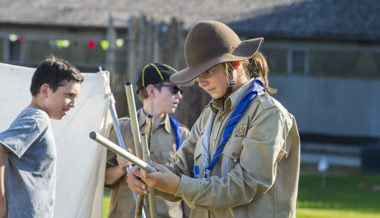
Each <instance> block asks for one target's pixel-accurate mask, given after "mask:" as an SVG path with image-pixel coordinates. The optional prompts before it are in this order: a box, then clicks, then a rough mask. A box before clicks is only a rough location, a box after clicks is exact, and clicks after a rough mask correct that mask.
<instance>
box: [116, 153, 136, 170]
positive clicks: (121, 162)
mask: <svg viewBox="0 0 380 218" xmlns="http://www.w3.org/2000/svg"><path fill="white" fill-rule="evenodd" d="M116 161H117V165H118V166H119V167H120V168H124V169H125V168H126V167H129V166H130V165H132V163H131V162H129V161H127V160H126V159H124V158H123V157H121V156H119V155H116Z"/></svg>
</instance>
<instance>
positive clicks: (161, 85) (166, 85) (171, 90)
mask: <svg viewBox="0 0 380 218" xmlns="http://www.w3.org/2000/svg"><path fill="white" fill-rule="evenodd" d="M154 86H155V87H170V92H171V93H172V94H173V95H176V94H177V93H178V92H179V93H181V95H182V94H183V90H182V89H180V88H178V86H176V85H172V84H154Z"/></svg>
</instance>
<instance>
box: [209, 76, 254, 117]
mask: <svg viewBox="0 0 380 218" xmlns="http://www.w3.org/2000/svg"><path fill="white" fill-rule="evenodd" d="M254 79H255V78H252V79H250V80H248V81H247V82H246V83H245V84H244V85H242V86H241V87H240V88H239V89H238V90H236V91H235V92H234V93H232V94H231V95H230V96H228V97H227V98H226V100H225V101H224V102H221V101H220V100H218V99H212V100H211V102H210V108H211V110H212V111H213V112H214V113H217V112H218V111H219V112H224V111H231V110H232V108H235V107H236V106H237V105H238V104H239V102H240V100H241V98H243V96H244V94H245V92H246V91H247V90H248V88H249V86H250V85H251V84H252V82H253V80H254Z"/></svg>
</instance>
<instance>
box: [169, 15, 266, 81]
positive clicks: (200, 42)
mask: <svg viewBox="0 0 380 218" xmlns="http://www.w3.org/2000/svg"><path fill="white" fill-rule="evenodd" d="M263 40H264V38H261V37H260V38H254V39H249V40H244V41H241V40H240V38H239V36H238V35H237V34H236V33H235V32H234V31H233V30H232V29H231V28H229V27H228V26H227V25H225V24H223V23H221V22H218V21H202V22H199V23H197V24H196V25H195V26H193V27H192V28H191V30H190V31H189V33H188V34H187V36H186V39H185V60H186V64H187V67H186V68H185V69H183V70H181V71H179V72H177V73H175V74H173V75H171V76H170V81H171V82H172V83H176V84H189V82H191V81H192V80H194V79H195V78H196V77H197V76H198V75H199V74H201V73H202V72H204V71H206V70H208V69H209V68H211V67H212V66H215V65H217V64H220V63H224V62H231V61H243V60H247V59H249V58H251V57H252V56H253V55H254V54H255V53H256V52H257V50H258V49H259V47H260V45H261V42H262V41H263Z"/></svg>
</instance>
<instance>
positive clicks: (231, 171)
mask: <svg viewBox="0 0 380 218" xmlns="http://www.w3.org/2000/svg"><path fill="white" fill-rule="evenodd" d="M251 83H252V80H251V81H249V82H248V83H247V84H245V85H244V86H242V87H241V88H240V89H239V90H237V91H236V92H234V93H233V94H232V95H231V96H230V97H229V98H228V99H227V100H226V101H225V102H224V105H218V103H217V102H216V101H213V102H211V103H210V104H209V106H208V107H206V108H205V110H204V111H203V112H202V114H201V115H200V117H199V118H198V120H197V121H196V123H195V124H194V126H193V128H192V130H191V133H190V136H189V138H188V140H186V141H185V142H184V143H183V144H182V147H181V149H179V150H178V155H179V160H178V162H177V163H176V165H175V167H174V168H173V169H172V170H173V171H174V172H176V173H177V174H178V175H181V174H182V175H181V181H180V184H179V187H178V189H177V192H176V194H175V196H173V195H168V194H164V193H160V194H161V195H162V196H163V197H166V198H167V199H171V200H174V199H176V198H178V197H179V198H180V199H183V200H184V201H185V202H186V204H187V205H189V206H190V208H191V209H192V210H191V215H190V217H194V218H195V217H196V218H203V217H215V218H223V217H229V218H230V217H241V218H243V217H258V218H263V217H295V216H296V200H297V190H298V177H299V164H300V140H299V134H298V130H297V125H296V121H295V119H294V117H293V115H291V114H290V113H289V112H288V111H287V110H286V109H285V108H284V107H283V106H282V105H281V104H280V103H279V102H278V101H276V100H275V99H274V98H272V97H271V96H269V95H268V94H267V93H260V94H259V95H258V96H257V97H256V98H255V99H254V100H253V101H252V102H251V104H250V105H249V106H248V107H247V109H246V111H245V112H244V113H243V115H242V117H241V119H240V120H239V121H238V123H237V124H236V126H235V127H234V129H233V131H232V133H231V136H230V138H229V139H228V141H227V143H226V145H225V147H224V149H223V151H222V153H221V155H220V157H219V159H218V161H217V163H216V165H215V167H214V169H213V170H212V172H211V177H210V178H207V179H205V178H204V176H203V175H204V168H205V166H203V163H202V152H201V150H202V149H201V147H202V145H201V140H199V139H200V134H201V132H202V131H203V130H204V129H205V126H206V123H207V120H208V118H209V116H210V114H211V113H215V114H216V115H215V119H214V122H213V128H212V131H211V133H210V146H209V158H210V161H211V159H212V156H213V154H214V153H215V150H216V148H217V146H218V145H219V144H220V142H221V138H222V134H223V130H224V128H225V126H226V124H227V122H228V119H229V117H230V115H231V114H232V112H233V110H234V109H235V108H236V107H237V105H238V104H239V102H240V100H241V98H242V97H243V96H244V94H245V92H246V90H247V89H248V87H249V86H250V84H251ZM194 164H197V165H199V166H200V178H199V179H195V178H194V174H193V167H194Z"/></svg>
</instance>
